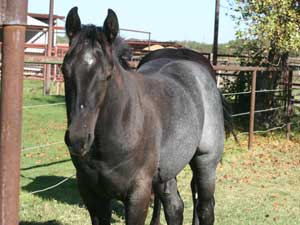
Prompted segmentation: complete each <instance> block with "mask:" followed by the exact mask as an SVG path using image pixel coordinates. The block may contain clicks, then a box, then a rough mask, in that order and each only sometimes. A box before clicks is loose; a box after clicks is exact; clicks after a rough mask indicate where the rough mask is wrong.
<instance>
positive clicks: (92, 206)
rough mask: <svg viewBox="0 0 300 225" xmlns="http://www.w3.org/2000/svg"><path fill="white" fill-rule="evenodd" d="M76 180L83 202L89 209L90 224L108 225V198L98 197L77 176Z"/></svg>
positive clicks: (109, 212)
mask: <svg viewBox="0 0 300 225" xmlns="http://www.w3.org/2000/svg"><path fill="white" fill-rule="evenodd" d="M77 182H78V189H79V192H80V195H81V198H82V200H83V203H84V204H85V206H86V208H87V210H88V211H89V214H90V217H91V221H92V225H110V222H111V213H112V210H111V201H110V199H101V198H99V197H98V196H97V195H96V194H95V193H94V192H93V191H92V190H90V189H89V188H88V186H87V185H85V183H84V182H83V181H82V180H81V179H80V178H79V177H77Z"/></svg>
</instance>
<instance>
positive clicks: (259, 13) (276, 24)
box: [231, 0, 300, 63]
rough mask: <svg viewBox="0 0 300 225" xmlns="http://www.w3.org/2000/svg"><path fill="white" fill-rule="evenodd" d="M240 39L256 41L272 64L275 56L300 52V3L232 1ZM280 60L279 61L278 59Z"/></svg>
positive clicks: (286, 1) (286, 0) (294, 0)
mask: <svg viewBox="0 0 300 225" xmlns="http://www.w3.org/2000/svg"><path fill="white" fill-rule="evenodd" d="M231 7H232V9H233V10H234V12H235V13H233V15H232V17H233V19H234V20H235V21H236V25H237V28H238V31H237V33H236V34H237V37H238V38H240V39H244V40H245V41H249V40H251V41H253V40H255V41H256V44H257V47H258V49H260V50H261V52H262V53H267V54H269V55H268V58H269V60H270V61H271V63H274V61H273V59H274V60H276V58H277V57H275V58H274V56H275V55H277V56H278V55H280V56H283V55H286V54H288V53H289V52H295V51H299V50H300V2H299V0H232V1H231ZM277 59H278V58H277Z"/></svg>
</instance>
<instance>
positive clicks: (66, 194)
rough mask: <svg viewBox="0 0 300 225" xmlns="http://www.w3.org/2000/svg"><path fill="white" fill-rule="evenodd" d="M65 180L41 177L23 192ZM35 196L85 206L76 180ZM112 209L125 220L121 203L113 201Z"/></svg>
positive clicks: (25, 187)
mask: <svg viewBox="0 0 300 225" xmlns="http://www.w3.org/2000/svg"><path fill="white" fill-rule="evenodd" d="M64 179H65V177H59V176H39V177H36V178H34V179H32V182H31V183H29V184H28V185H26V186H23V187H22V190H24V191H27V192H34V191H37V190H42V189H45V188H47V187H50V186H53V185H55V184H57V183H59V182H60V181H62V180H64ZM34 195H36V196H38V197H40V198H42V199H45V200H56V201H58V202H61V203H65V204H69V205H80V206H83V202H82V200H81V197H80V195H79V191H78V188H77V182H76V179H75V178H70V179H69V180H68V181H67V182H65V183H63V184H61V185H60V186H58V187H55V188H53V189H50V190H47V191H44V192H39V193H36V194H34ZM112 209H113V211H114V212H115V213H116V214H117V215H118V216H119V217H122V218H124V207H123V205H122V204H121V203H120V202H118V201H112ZM25 224H30V223H24V224H22V225H25ZM45 224H47V223H45ZM49 224H51V223H49ZM54 225H55V223H54Z"/></svg>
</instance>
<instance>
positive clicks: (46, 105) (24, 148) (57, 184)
mask: <svg viewBox="0 0 300 225" xmlns="http://www.w3.org/2000/svg"><path fill="white" fill-rule="evenodd" d="M286 91H287V90H286V89H284V88H277V89H262V90H251V91H241V92H232V93H227V92H225V93H223V96H224V97H230V96H239V95H249V94H250V95H253V94H254V95H255V94H257V93H271V92H273V93H274V92H286ZM254 103H255V102H254ZM64 104H65V102H58V103H51V104H37V105H26V106H23V109H38V108H40V107H53V106H60V105H64ZM286 108H287V106H280V107H271V108H268V109H260V110H253V112H251V110H250V111H247V112H242V113H236V114H233V115H231V116H232V118H237V117H242V116H246V115H250V114H251V113H253V115H254V114H258V113H265V112H270V111H277V110H283V109H286ZM285 127H287V124H283V125H280V126H275V127H272V128H268V129H265V130H253V131H252V132H253V133H267V132H271V131H275V130H279V129H283V128H285ZM250 133H251V130H250V131H249V132H240V133H239V134H238V135H249V134H250ZM61 144H64V142H63V141H57V142H53V143H46V144H41V145H36V146H30V147H23V148H22V152H28V151H33V150H37V149H42V148H46V147H51V146H55V145H61ZM73 177H75V174H72V175H71V176H68V177H66V178H64V179H62V180H61V181H59V182H57V183H55V184H53V185H51V186H49V187H47V188H43V189H40V190H35V191H32V192H30V193H31V194H36V193H40V192H45V191H49V190H51V189H54V188H57V187H59V186H60V185H62V184H64V183H66V182H68V181H69V180H70V179H71V178H73Z"/></svg>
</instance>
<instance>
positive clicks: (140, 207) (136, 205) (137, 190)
mask: <svg viewBox="0 0 300 225" xmlns="http://www.w3.org/2000/svg"><path fill="white" fill-rule="evenodd" d="M151 182H152V181H151V179H147V178H144V179H138V180H137V181H136V184H135V185H134V187H133V189H132V191H131V192H130V193H129V194H128V197H127V198H126V200H125V201H124V205H125V221H126V225H143V224H144V223H145V220H146V216H147V211H148V207H149V202H150V198H151Z"/></svg>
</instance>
